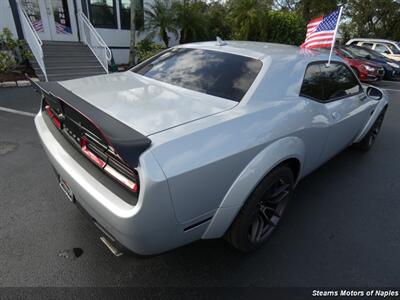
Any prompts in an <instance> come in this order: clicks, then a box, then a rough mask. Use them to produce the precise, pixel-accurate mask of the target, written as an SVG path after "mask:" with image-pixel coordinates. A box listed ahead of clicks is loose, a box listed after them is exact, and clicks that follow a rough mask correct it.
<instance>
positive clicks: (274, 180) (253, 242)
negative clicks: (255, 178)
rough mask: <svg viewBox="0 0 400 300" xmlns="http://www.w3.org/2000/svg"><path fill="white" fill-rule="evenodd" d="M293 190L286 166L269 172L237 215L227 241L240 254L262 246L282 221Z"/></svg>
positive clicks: (289, 170) (292, 180)
mask: <svg viewBox="0 0 400 300" xmlns="http://www.w3.org/2000/svg"><path fill="white" fill-rule="evenodd" d="M293 188H294V176H293V172H292V170H291V169H290V168H289V167H288V166H286V165H283V166H278V167H277V168H275V169H274V170H272V171H271V172H270V173H269V174H268V175H267V176H265V177H264V179H263V180H262V181H261V182H260V183H259V185H258V186H257V187H256V189H255V190H254V191H253V193H252V194H251V195H250V197H249V198H248V199H247V200H246V202H245V204H244V205H243V207H242V208H241V210H240V211H239V213H238V215H237V216H236V218H235V220H234V221H233V223H232V225H231V227H230V228H229V230H228V232H227V234H226V239H227V241H228V242H229V243H230V244H231V245H232V246H233V247H235V248H236V249H238V250H240V251H242V252H250V251H253V250H256V249H257V248H259V247H260V246H262V245H263V244H264V243H265V242H266V241H267V240H268V239H269V238H270V236H271V234H272V232H273V231H274V229H275V228H276V226H277V225H278V223H279V221H280V219H281V218H282V216H283V213H284V212H285V210H286V206H287V204H288V202H289V200H290V199H291V197H292V195H293Z"/></svg>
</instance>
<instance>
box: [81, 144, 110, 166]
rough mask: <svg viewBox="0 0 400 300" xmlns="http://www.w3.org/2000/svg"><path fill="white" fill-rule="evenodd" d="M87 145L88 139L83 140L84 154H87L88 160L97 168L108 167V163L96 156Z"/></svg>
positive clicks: (82, 148)
mask: <svg viewBox="0 0 400 300" xmlns="http://www.w3.org/2000/svg"><path fill="white" fill-rule="evenodd" d="M87 143H88V141H87V140H86V139H84V138H81V140H80V144H81V150H82V152H83V154H85V155H86V157H87V158H89V159H90V160H91V161H92V162H94V163H95V164H96V165H97V166H99V167H100V168H102V169H103V168H104V167H105V166H106V162H105V161H103V160H102V159H101V158H99V157H98V156H97V155H95V154H94V153H93V152H92V151H90V150H89V148H88V147H87Z"/></svg>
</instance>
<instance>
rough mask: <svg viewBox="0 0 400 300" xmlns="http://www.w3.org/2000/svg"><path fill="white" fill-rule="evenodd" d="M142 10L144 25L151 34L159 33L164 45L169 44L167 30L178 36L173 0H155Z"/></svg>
mask: <svg viewBox="0 0 400 300" xmlns="http://www.w3.org/2000/svg"><path fill="white" fill-rule="evenodd" d="M146 6H147V7H146V9H145V11H144V13H145V17H146V27H147V28H148V29H150V30H151V35H155V34H157V33H158V34H159V35H160V37H161V39H162V40H163V42H164V44H165V46H166V47H167V48H168V46H169V36H168V32H171V33H172V34H174V35H175V37H178V28H177V27H178V26H177V22H176V14H175V11H174V9H173V6H174V4H173V2H172V1H170V0H155V1H154V3H152V4H147V5H146Z"/></svg>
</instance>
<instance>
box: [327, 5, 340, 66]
mask: <svg viewBox="0 0 400 300" xmlns="http://www.w3.org/2000/svg"><path fill="white" fill-rule="evenodd" d="M342 11H343V5H342V6H341V7H340V11H339V17H338V21H337V24H336V27H335V31H334V33H333V42H332V46H331V51H330V53H329V59H328V63H327V65H326V66H327V67H329V66H330V65H331V58H332V53H333V47H335V42H336V33H337V31H338V28H339V24H340V18H341V17H342Z"/></svg>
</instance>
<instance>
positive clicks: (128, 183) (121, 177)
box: [104, 165, 139, 193]
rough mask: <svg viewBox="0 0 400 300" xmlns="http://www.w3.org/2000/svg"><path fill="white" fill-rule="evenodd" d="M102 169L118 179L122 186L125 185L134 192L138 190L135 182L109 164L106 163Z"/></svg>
mask: <svg viewBox="0 0 400 300" xmlns="http://www.w3.org/2000/svg"><path fill="white" fill-rule="evenodd" d="M104 171H106V172H107V173H108V174H109V175H110V176H112V177H114V178H115V179H116V180H118V181H119V182H120V183H122V184H123V185H124V186H126V187H127V188H128V189H129V190H131V191H132V192H135V193H136V192H138V191H139V185H138V184H137V183H136V182H134V181H132V180H130V179H129V178H127V177H125V176H124V175H122V174H121V173H120V172H118V171H117V170H115V169H114V168H113V167H111V166H110V165H107V166H106V167H105V168H104Z"/></svg>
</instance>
